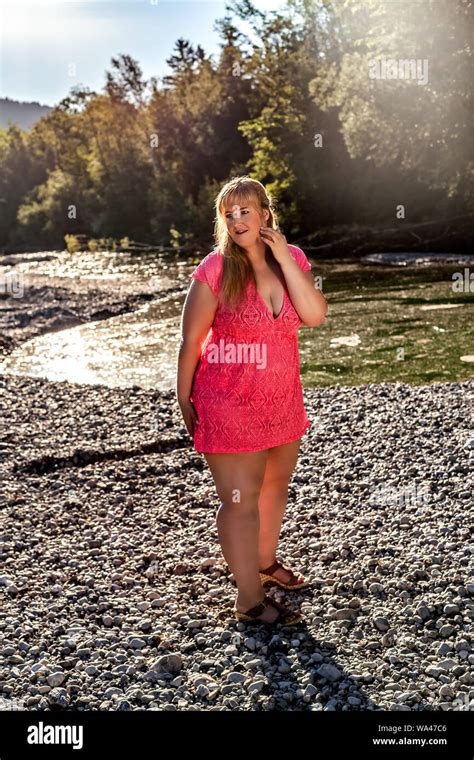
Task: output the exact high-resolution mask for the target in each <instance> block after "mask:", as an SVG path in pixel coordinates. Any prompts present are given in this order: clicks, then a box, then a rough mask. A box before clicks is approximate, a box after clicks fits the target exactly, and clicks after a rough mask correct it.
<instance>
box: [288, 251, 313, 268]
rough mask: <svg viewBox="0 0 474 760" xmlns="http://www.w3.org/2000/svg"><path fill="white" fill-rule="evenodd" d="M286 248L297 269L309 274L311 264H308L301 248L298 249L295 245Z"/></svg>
mask: <svg viewBox="0 0 474 760" xmlns="http://www.w3.org/2000/svg"><path fill="white" fill-rule="evenodd" d="M288 248H289V251H290V253H291V255H292V256H293V258H294V260H295V261H296V263H297V264H298V266H299V268H300V269H302V270H303V272H309V271H310V269H311V264H310V263H309V261H308V259H307V258H306V255H305V253H304V252H303V251H302V250H301V248H298V246H296V245H289V246H288Z"/></svg>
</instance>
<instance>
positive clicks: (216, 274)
mask: <svg viewBox="0 0 474 760" xmlns="http://www.w3.org/2000/svg"><path fill="white" fill-rule="evenodd" d="M288 248H289V250H290V253H291V255H292V256H293V258H294V259H295V261H296V262H297V264H298V266H299V267H300V269H302V270H303V271H304V272H307V271H309V270H310V269H311V265H310V263H309V261H308V259H307V258H306V256H305V254H304V253H303V251H302V250H301V248H297V247H296V246H294V245H289V246H288ZM222 267H223V256H222V254H221V253H219V251H217V250H216V251H212V252H211V253H209V254H208V255H207V256H206V257H205V258H204V259H203V260H202V261H201V263H200V264H199V266H197V267H196V269H195V270H194V271H193V272H192V274H191V277H193V278H195V279H198V280H201V281H202V282H207V284H208V285H209V287H210V288H211V290H212V292H213V293H214V295H215V296H216V297H218V296H219V278H220V276H221V273H222ZM301 324H302V322H301V319H300V318H299V315H298V313H297V312H296V310H295V308H294V306H293V303H292V302H291V299H290V295H289V293H288V290H287V288H286V286H285V287H284V301H283V307H282V310H281V312H280V313H279V314H278V316H277V317H274V316H273V314H272V312H271V311H270V309H269V308H268V306H267V304H266V303H265V301H264V299H263V298H262V296H261V295H260V294H259V293H258V291H257V289H256V287H255V286H254V284H253V283H252V282H250V283H249V285H248V286H247V292H246V294H245V299H244V301H243V303H242V304H241V305H239V307H238V308H237V309H235V310H230V309H228V308H227V307H225V306H224V305H223V304H221V303H220V302H219V304H218V307H217V310H216V313H215V317H214V322H213V323H212V326H211V328H210V330H209V333H208V334H207V336H206V338H205V340H204V343H203V345H202V350H201V356H200V359H199V362H198V365H197V367H196V371H195V374H194V379H193V386H192V392H191V397H190V398H191V401H192V402H193V405H194V408H195V409H196V412H197V416H198V418H199V423H198V424H197V425H196V426H195V428H194V437H193V442H194V447H195V449H196V451H198V452H203V451H205V452H215V453H217V452H220V453H227V454H229V453H235V452H243V451H261V450H263V449H268V448H271V447H273V446H279V445H281V444H283V443H289V442H290V441H294V440H297V439H298V438H301V436H302V435H303V433H304V432H305V431H306V430H307V429H308V428H309V427H310V425H311V423H310V422H309V420H308V417H307V415H306V411H305V408H304V404H303V389H302V385H301V378H300V362H299V352H298V329H299V327H300V326H301Z"/></svg>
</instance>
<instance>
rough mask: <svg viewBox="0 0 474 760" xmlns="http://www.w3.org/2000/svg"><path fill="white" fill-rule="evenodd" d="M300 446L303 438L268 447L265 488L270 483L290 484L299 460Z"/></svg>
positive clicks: (283, 485)
mask: <svg viewBox="0 0 474 760" xmlns="http://www.w3.org/2000/svg"><path fill="white" fill-rule="evenodd" d="M300 446H301V438H298V440H297V441H290V443H283V444H282V445H281V446H274V448H272V449H268V459H267V463H266V467H265V475H264V479H263V484H262V485H263V488H265V487H266V486H269V485H281V486H282V487H285V486H287V485H288V483H289V482H290V479H291V476H292V474H293V471H294V469H295V467H296V462H297V461H298V454H299V451H300Z"/></svg>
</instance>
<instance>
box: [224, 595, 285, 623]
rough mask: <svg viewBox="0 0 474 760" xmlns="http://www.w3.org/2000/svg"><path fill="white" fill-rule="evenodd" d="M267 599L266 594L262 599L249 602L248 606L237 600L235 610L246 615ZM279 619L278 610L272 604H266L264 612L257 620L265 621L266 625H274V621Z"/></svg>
mask: <svg viewBox="0 0 474 760" xmlns="http://www.w3.org/2000/svg"><path fill="white" fill-rule="evenodd" d="M265 598H266V595H265V594H264V595H263V596H262V598H261V599H255V600H254V601H253V602H249V603H247V604H245V603H244V604H242V602H239V601H238V600H236V602H235V607H234V610H236V611H237V612H242V613H243V614H245V613H246V612H247V611H248V610H250V609H252V608H253V607H255V606H256V605H257V604H260V602H263V600H264V599H265ZM277 617H278V609H277V608H276V607H274V606H273V605H272V604H266V605H265V608H264V610H263V612H262V613H261V614H260V615H258V617H256V618H255V620H263V621H265V622H266V623H273V621H274V620H276V618H277Z"/></svg>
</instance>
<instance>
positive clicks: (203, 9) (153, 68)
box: [0, 0, 284, 106]
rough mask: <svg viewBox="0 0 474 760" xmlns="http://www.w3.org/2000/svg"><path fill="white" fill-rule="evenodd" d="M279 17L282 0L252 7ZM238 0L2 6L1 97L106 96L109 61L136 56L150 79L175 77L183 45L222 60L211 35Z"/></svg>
mask: <svg viewBox="0 0 474 760" xmlns="http://www.w3.org/2000/svg"><path fill="white" fill-rule="evenodd" d="M253 3H254V5H255V6H256V7H257V8H258V9H260V10H267V11H271V10H277V9H278V8H281V7H283V6H284V2H283V0H253ZM231 4H232V0H0V97H8V98H11V99H12V100H20V101H36V102H39V103H40V104H41V105H49V106H53V105H55V104H56V103H58V102H59V101H60V100H61V99H62V98H64V97H66V96H67V95H68V94H69V92H70V89H71V87H73V86H75V85H82V86H85V87H88V88H89V89H91V90H95V91H96V92H101V91H102V90H103V87H104V84H105V71H106V70H108V71H111V70H112V69H111V65H110V61H111V58H112V57H117V56H118V55H120V54H121V53H123V54H128V55H131V56H132V57H133V58H134V59H136V60H137V61H138V63H139V65H140V67H141V69H142V72H143V75H144V78H145V79H149V78H150V77H151V76H156V77H162V76H164V75H165V74H167V73H169V67H168V66H167V64H166V59H167V58H169V57H170V56H171V55H172V54H173V52H174V45H175V42H176V40H177V39H178V38H179V37H184V39H186V40H189V41H190V42H191V43H192V44H193V46H194V47H196V45H197V44H200V45H201V46H202V47H203V48H204V50H205V52H206V53H207V54H208V55H209V54H214V56H215V58H214V60H217V57H218V54H219V50H220V46H219V42H220V39H219V36H218V33H217V32H216V31H215V30H214V29H213V27H214V23H215V21H216V19H219V18H223V17H224V16H225V15H227V14H226V6H231Z"/></svg>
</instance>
